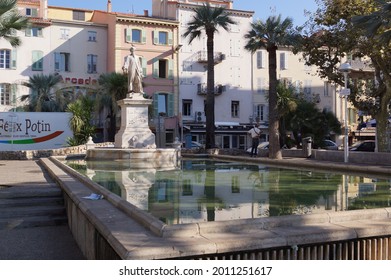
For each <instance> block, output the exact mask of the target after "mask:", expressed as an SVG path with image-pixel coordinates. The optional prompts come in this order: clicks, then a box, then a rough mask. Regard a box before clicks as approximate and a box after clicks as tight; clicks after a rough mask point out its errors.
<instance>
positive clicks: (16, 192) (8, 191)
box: [0, 187, 62, 199]
mask: <svg viewBox="0 0 391 280" xmlns="http://www.w3.org/2000/svg"><path fill="white" fill-rule="evenodd" d="M50 196H62V192H61V189H60V188H58V187H39V188H37V187H11V188H3V189H0V199H12V198H22V197H50Z"/></svg>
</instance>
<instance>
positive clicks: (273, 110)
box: [267, 46, 282, 159]
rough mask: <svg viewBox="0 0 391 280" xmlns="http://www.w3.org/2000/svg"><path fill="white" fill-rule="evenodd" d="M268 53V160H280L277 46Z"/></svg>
mask: <svg viewBox="0 0 391 280" xmlns="http://www.w3.org/2000/svg"><path fill="white" fill-rule="evenodd" d="M267 51H268V53H269V158H270V159H282V153H281V148H280V134H279V118H278V117H279V114H278V107H277V46H272V47H269V48H268V49H267Z"/></svg>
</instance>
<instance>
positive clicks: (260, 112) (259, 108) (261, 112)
mask: <svg viewBox="0 0 391 280" xmlns="http://www.w3.org/2000/svg"><path fill="white" fill-rule="evenodd" d="M254 114H255V117H257V118H259V120H260V121H264V120H265V105H262V104H258V105H256V106H255V110H254Z"/></svg>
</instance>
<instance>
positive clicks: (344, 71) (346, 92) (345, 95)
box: [339, 62, 352, 162]
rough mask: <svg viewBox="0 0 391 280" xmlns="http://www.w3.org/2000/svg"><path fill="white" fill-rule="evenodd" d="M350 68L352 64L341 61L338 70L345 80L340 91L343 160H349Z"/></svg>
mask: <svg viewBox="0 0 391 280" xmlns="http://www.w3.org/2000/svg"><path fill="white" fill-rule="evenodd" d="M351 70H352V66H351V65H350V64H349V63H348V62H345V63H342V64H341V66H340V67H339V71H340V72H341V73H342V74H343V76H344V80H345V87H344V88H343V89H342V90H341V91H340V96H341V98H345V118H344V126H345V138H344V145H343V147H344V162H348V161H349V147H348V120H347V119H348V96H349V94H350V88H348V74H349V73H350V71H351Z"/></svg>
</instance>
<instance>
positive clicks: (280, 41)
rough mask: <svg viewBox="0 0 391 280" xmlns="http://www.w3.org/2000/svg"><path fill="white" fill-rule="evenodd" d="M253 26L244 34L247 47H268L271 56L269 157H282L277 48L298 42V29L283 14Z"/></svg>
mask: <svg viewBox="0 0 391 280" xmlns="http://www.w3.org/2000/svg"><path fill="white" fill-rule="evenodd" d="M251 28H252V29H251V30H250V31H249V32H248V33H247V34H245V36H244V37H245V39H247V43H246V45H245V49H247V50H248V51H250V52H252V53H254V52H256V51H257V50H259V49H266V50H267V52H268V56H269V143H270V149H269V158H272V159H281V158H282V154H281V149H280V139H279V130H280V128H279V118H280V113H279V104H278V102H279V101H278V99H279V97H278V94H277V49H278V47H280V46H291V45H294V44H296V42H298V39H299V36H298V30H297V29H294V28H293V23H292V19H291V18H289V17H288V18H286V19H284V20H281V16H271V17H269V18H268V19H267V20H266V21H262V20H258V21H255V22H253V23H252V24H251ZM280 100H282V99H280ZM280 106H281V104H280Z"/></svg>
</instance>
